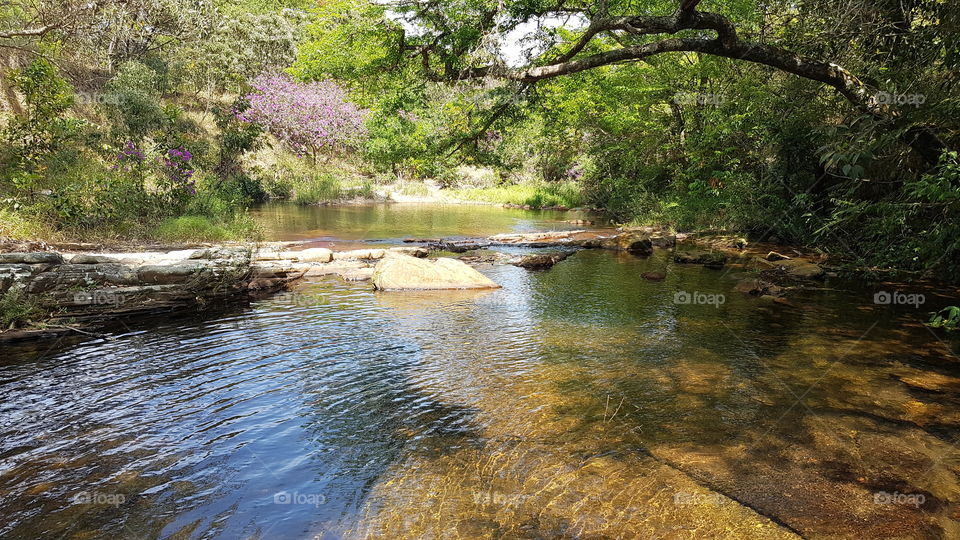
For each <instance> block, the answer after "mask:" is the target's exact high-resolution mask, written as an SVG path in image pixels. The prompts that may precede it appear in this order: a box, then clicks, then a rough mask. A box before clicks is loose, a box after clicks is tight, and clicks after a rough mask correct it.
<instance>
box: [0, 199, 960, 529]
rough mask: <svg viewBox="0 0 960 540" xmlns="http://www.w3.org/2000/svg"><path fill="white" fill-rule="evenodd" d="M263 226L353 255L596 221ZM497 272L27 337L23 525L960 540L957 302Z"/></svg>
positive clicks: (360, 210)
mask: <svg viewBox="0 0 960 540" xmlns="http://www.w3.org/2000/svg"><path fill="white" fill-rule="evenodd" d="M255 216H256V217H257V219H259V220H260V221H261V222H262V223H263V224H264V226H265V228H266V229H267V230H268V231H269V235H270V237H271V239H276V240H307V241H309V242H311V243H312V244H315V245H325V246H326V245H332V246H334V247H343V246H347V245H367V246H369V245H370V243H371V242H372V243H374V244H383V245H402V239H403V238H405V237H418V238H436V237H441V236H480V235H488V234H495V233H505V232H530V231H541V230H557V229H572V228H577V226H575V225H572V224H569V223H566V222H565V220H571V219H578V218H581V217H584V216H581V215H578V214H576V213H569V212H538V211H523V210H513V209H509V210H508V209H501V208H494V207H490V206H479V205H477V206H467V205H461V206H456V205H448V206H443V205H413V204H411V205H401V204H398V205H371V206H345V207H296V206H292V205H286V204H274V205H269V206H265V207H261V208H259V209H257V210H256V211H255ZM478 269H479V270H480V271H481V272H483V273H484V274H486V275H487V276H489V277H490V278H491V279H493V280H494V281H496V282H497V283H499V284H501V285H502V286H503V288H501V289H497V290H488V291H424V292H394V293H379V292H375V291H373V290H371V286H370V284H369V282H360V283H357V282H344V281H341V280H339V279H337V278H335V277H328V278H317V279H313V280H310V281H307V282H305V283H303V284H302V285H300V286H299V287H298V288H297V289H296V290H297V292H298V294H297V295H278V296H275V297H272V298H267V299H263V300H257V301H253V302H251V303H250V304H249V305H241V306H233V307H228V308H217V309H211V310H209V311H207V312H204V313H202V314H191V315H182V316H176V317H168V318H163V319H141V320H135V321H126V322H125V323H124V324H123V326H122V327H121V328H118V329H117V330H116V331H115V332H113V333H112V334H111V335H110V336H109V339H105V338H89V337H83V338H81V337H69V338H60V339H57V340H48V341H45V342H39V343H32V344H29V345H26V344H23V345H3V346H2V347H3V349H4V350H3V351H2V353H3V354H2V355H0V397H2V399H0V538H9V539H21V538H22V539H34V538H76V539H86V538H123V539H128V538H132V539H139V538H145V539H146V538H174V539H187V538H225V539H234V538H250V539H274V538H283V539H287V538H289V539H328V538H330V539H335V538H437V539H440V538H443V539H446V538H797V537H804V538H958V537H960V477H958V473H960V448H958V447H957V444H958V443H960V358H958V354H960V340H958V339H957V337H956V336H950V335H948V334H945V333H943V332H941V331H939V330H932V329H930V328H927V327H926V326H924V325H923V324H922V323H923V322H924V321H926V320H927V318H928V315H927V314H928V312H930V311H934V310H935V309H939V308H941V307H944V306H946V305H957V304H958V303H960V299H958V298H957V296H956V289H954V290H953V291H952V292H951V291H949V290H939V291H938V290H936V289H935V288H930V287H922V286H920V285H908V284H877V285H873V284H867V283H864V282H858V281H848V280H842V279H839V278H831V279H829V280H828V281H827V283H826V284H822V285H821V286H820V289H829V290H814V289H809V290H796V291H791V294H790V295H789V298H790V303H789V305H784V304H779V303H775V302H772V301H767V300H766V299H764V298H755V297H750V296H746V295H743V294H741V293H738V292H736V291H734V286H735V285H736V283H737V281H738V279H740V278H742V277H743V276H742V275H741V273H742V271H741V270H738V269H736V268H733V267H728V268H726V269H723V270H713V269H708V268H703V267H700V266H693V265H679V264H674V263H673V262H672V260H671V258H670V257H669V252H668V251H665V250H659V249H658V250H656V251H655V253H654V255H652V256H650V257H635V256H631V255H626V254H618V253H615V252H608V251H601V250H585V251H581V252H579V253H577V254H575V255H573V256H571V257H570V258H568V259H567V260H566V261H563V262H561V263H559V264H557V265H556V266H555V267H553V268H552V269H550V270H547V271H528V270H525V269H522V268H517V267H514V266H509V265H480V266H478ZM649 271H662V272H666V274H667V278H666V280H664V281H662V282H650V281H646V280H644V279H643V278H642V277H641V276H640V275H641V274H642V273H644V272H649ZM884 292H888V293H890V294H892V295H894V298H896V296H895V295H896V294H897V293H899V294H900V295H901V296H900V298H903V297H904V295H906V294H923V295H924V296H923V298H924V303H923V304H922V305H920V304H915V305H909V304H899V305H885V304H882V303H881V304H878V303H876V297H875V295H877V294H879V293H884ZM951 294H952V296H951ZM684 295H686V296H684ZM683 298H686V299H687V300H688V301H687V302H683V301H682V299H683ZM709 299H712V301H709Z"/></svg>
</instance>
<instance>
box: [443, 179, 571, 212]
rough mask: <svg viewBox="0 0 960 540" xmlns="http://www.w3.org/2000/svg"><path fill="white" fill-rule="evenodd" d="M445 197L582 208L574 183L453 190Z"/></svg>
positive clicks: (535, 205)
mask: <svg viewBox="0 0 960 540" xmlns="http://www.w3.org/2000/svg"><path fill="white" fill-rule="evenodd" d="M448 195H449V196H450V197H452V198H454V199H458V200H463V201H478V202H489V203H498V204H521V205H524V204H525V205H530V206H532V207H534V208H542V207H544V206H566V207H567V208H573V207H577V206H581V205H582V204H583V201H584V197H583V191H582V189H581V187H580V186H579V185H578V184H577V183H576V182H550V183H547V182H538V183H529V184H513V185H507V186H491V187H475V188H464V189H452V190H450V191H448Z"/></svg>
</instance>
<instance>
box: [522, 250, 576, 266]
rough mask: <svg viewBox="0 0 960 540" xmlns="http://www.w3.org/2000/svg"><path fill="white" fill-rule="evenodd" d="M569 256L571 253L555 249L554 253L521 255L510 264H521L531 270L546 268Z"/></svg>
mask: <svg viewBox="0 0 960 540" xmlns="http://www.w3.org/2000/svg"><path fill="white" fill-rule="evenodd" d="M569 256H570V254H569V253H564V252H562V251H555V252H552V253H531V254H529V255H521V256H520V257H518V258H516V259H514V260H512V261H510V264H512V265H514V266H519V267H520V268H527V269H529V270H544V269H547V268H550V267H552V266H553V265H555V264H557V263H558V262H560V261H562V260H564V259H566V258H567V257H569Z"/></svg>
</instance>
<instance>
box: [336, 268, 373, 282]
mask: <svg viewBox="0 0 960 540" xmlns="http://www.w3.org/2000/svg"><path fill="white" fill-rule="evenodd" d="M340 277H341V278H342V279H343V280H344V281H367V280H370V279H372V278H373V268H357V269H354V270H350V271H347V272H342V273H340Z"/></svg>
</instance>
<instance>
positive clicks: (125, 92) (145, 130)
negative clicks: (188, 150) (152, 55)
mask: <svg viewBox="0 0 960 540" xmlns="http://www.w3.org/2000/svg"><path fill="white" fill-rule="evenodd" d="M104 89H105V91H106V95H105V99H104V100H103V102H104V110H105V112H106V114H107V116H108V117H109V118H110V119H111V120H112V121H113V123H114V126H115V127H116V129H117V130H118V132H119V133H120V134H121V136H126V137H128V138H131V139H133V140H142V139H143V138H144V137H146V136H147V135H148V134H149V133H150V132H152V131H154V130H157V129H160V128H161V127H162V126H164V124H165V123H166V122H167V121H168V119H169V118H168V113H167V112H165V111H164V108H163V106H162V105H161V103H160V77H159V75H158V74H157V72H156V71H154V70H153V69H151V68H149V67H147V66H146V65H144V64H141V63H140V62H132V61H131V62H126V63H125V64H123V65H121V66H120V69H119V70H118V71H117V74H116V75H114V76H113V78H111V79H110V80H109V81H108V82H107V84H106V86H105V87H104Z"/></svg>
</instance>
